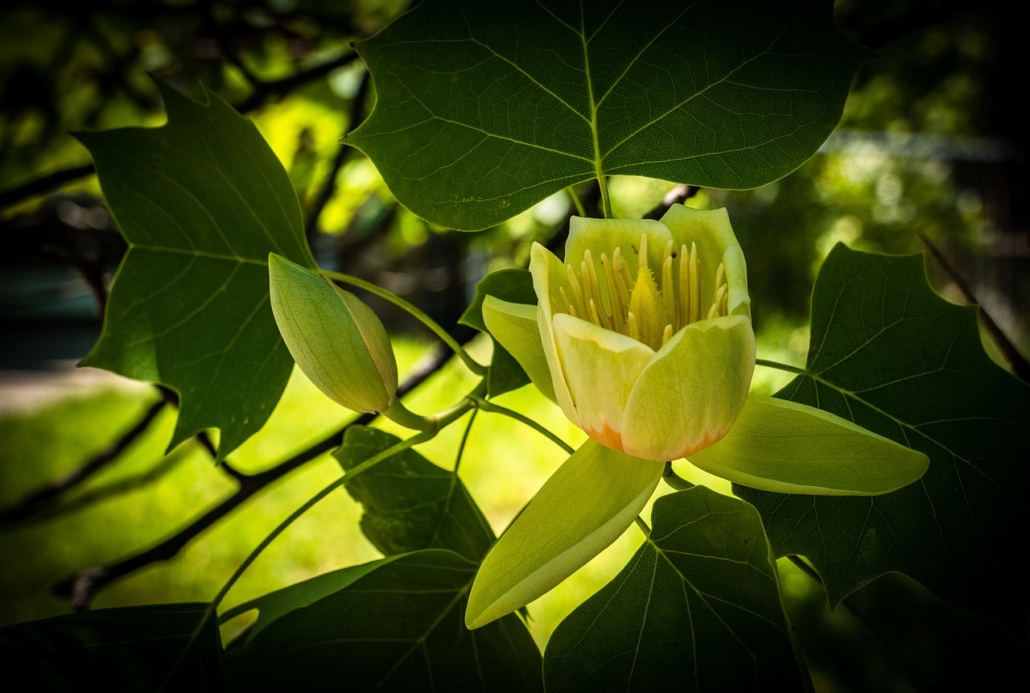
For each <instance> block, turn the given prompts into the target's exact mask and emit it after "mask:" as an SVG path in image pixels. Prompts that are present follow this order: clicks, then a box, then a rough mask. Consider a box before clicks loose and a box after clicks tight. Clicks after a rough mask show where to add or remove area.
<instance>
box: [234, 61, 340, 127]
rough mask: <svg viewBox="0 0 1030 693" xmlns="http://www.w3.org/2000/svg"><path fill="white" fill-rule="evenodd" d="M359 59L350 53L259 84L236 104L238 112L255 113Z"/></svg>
mask: <svg viewBox="0 0 1030 693" xmlns="http://www.w3.org/2000/svg"><path fill="white" fill-rule="evenodd" d="M357 58H358V54H357V53H355V52H354V51H350V52H349V53H344V54H343V55H341V56H340V57H339V58H336V59H335V60H329V61H327V62H324V63H320V64H318V65H315V66H313V67H309V68H307V69H305V70H298V71H297V72H294V73H293V74H292V75H290V76H289V77H283V78H282V79H276V80H273V81H271V82H258V84H257V86H256V87H255V88H254V91H252V92H251V93H250V96H248V97H247V98H245V99H243V101H240V102H239V103H238V104H236V110H237V111H239V112H240V113H247V112H248V111H253V110H254V109H255V108H258V107H259V106H263V105H264V104H265V102H266V101H268V100H270V99H272V98H276V99H281V98H282V97H284V96H286V95H287V94H289V93H290V92H291V91H293V90H294V89H296V88H297V87H300V86H302V85H304V84H306V83H307V82H310V81H311V80H314V79H317V78H319V77H324V76H325V75H327V74H329V73H330V72H332V71H333V70H336V69H339V68H341V67H343V66H345V65H350V64H351V63H352V62H354V61H355V60H357Z"/></svg>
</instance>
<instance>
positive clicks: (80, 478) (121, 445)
mask: <svg viewBox="0 0 1030 693" xmlns="http://www.w3.org/2000/svg"><path fill="white" fill-rule="evenodd" d="M161 394H162V397H161V399H159V400H158V401H157V402H155V403H154V404H153V405H151V407H150V409H148V410H147V412H146V414H144V415H143V418H141V419H140V420H139V421H138V422H137V423H136V425H135V426H133V427H132V428H131V429H129V430H128V431H127V432H125V433H124V434H123V435H122V437H121V438H119V439H118V440H116V441H115V442H114V443H112V444H111V445H110V446H109V447H108V448H107V449H106V450H104V451H102V452H101V453H100V454H98V455H96V456H94V457H93V458H92V459H90V460H89V461H87V462H86V463H85V464H83V465H82V466H80V467H76V468H75V469H73V470H72V471H70V472H68V473H67V474H65V475H64V476H62V477H60V478H58V479H57V480H55V481H54V482H52V483H51V484H50V485H48V486H44V487H43V488H41V489H39V490H37V491H35V492H34V493H31V494H29V495H28V496H26V497H25V498H22V499H21V500H18V501H15V502H14V503H12V504H11V505H8V506H7V507H5V508H2V509H0V526H2V525H10V524H14V523H17V522H20V521H22V520H25V519H26V518H28V517H30V516H31V515H33V514H35V513H37V512H39V511H40V509H41V508H44V507H45V506H46V505H48V504H50V503H52V502H53V501H54V500H55V499H56V498H57V497H58V496H60V495H61V494H63V493H65V492H66V491H68V490H70V489H72V488H74V487H76V486H78V485H79V484H81V483H83V482H84V481H86V480H87V479H89V478H90V477H91V476H93V475H94V474H96V473H97V472H99V471H100V470H101V469H103V468H104V467H106V466H107V465H108V464H110V463H111V462H112V461H113V460H115V459H116V458H117V457H118V456H119V455H120V454H121V453H122V452H124V451H125V449H126V448H128V447H129V446H130V445H132V444H133V443H134V442H135V441H136V439H137V438H139V437H140V436H141V435H143V433H144V431H146V430H147V429H148V428H149V427H150V424H151V423H153V422H154V419H156V418H157V415H158V414H160V413H161V411H162V410H163V409H164V408H165V407H166V406H167V405H169V404H175V403H176V401H177V398H176V396H175V393H174V392H173V391H171V390H168V389H165V388H161Z"/></svg>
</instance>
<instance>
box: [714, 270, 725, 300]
mask: <svg viewBox="0 0 1030 693" xmlns="http://www.w3.org/2000/svg"><path fill="white" fill-rule="evenodd" d="M725 283H726V267H725V266H723V264H722V263H721V262H720V263H719V269H717V270H715V287H714V290H715V293H716V294H717V293H719V287H721V286H722V285H723V284H725ZM714 295H715V294H713V296H714Z"/></svg>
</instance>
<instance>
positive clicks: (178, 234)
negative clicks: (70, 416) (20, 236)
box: [79, 87, 314, 457]
mask: <svg viewBox="0 0 1030 693" xmlns="http://www.w3.org/2000/svg"><path fill="white" fill-rule="evenodd" d="M161 93H162V95H163V96H164V101H165V106H166V108H167V111H168V124H167V125H166V126H164V127H161V128H146V129H144V128H126V129H123V130H111V131H108V132H99V133H83V134H80V135H79V139H81V140H82V142H83V143H84V144H85V145H86V146H87V147H88V148H89V150H90V153H91V154H92V155H93V159H94V161H95V162H96V165H97V174H98V175H99V177H100V184H101V186H102V187H103V190H104V196H105V198H106V199H107V203H108V206H109V207H110V209H111V212H112V214H113V215H114V217H115V219H116V221H117V222H118V226H119V228H120V229H121V231H122V234H123V235H124V236H125V239H126V240H127V241H128V243H129V251H128V253H126V255H125V259H124V260H123V261H122V265H121V267H119V269H118V274H117V275H116V277H115V280H114V285H113V287H112V292H111V297H110V300H109V302H108V307H107V314H106V319H105V324H104V331H103V334H102V335H101V338H100V341H99V342H98V343H97V345H96V347H94V349H93V351H92V352H91V353H90V355H89V356H87V357H86V359H85V361H84V362H83V365H87V366H95V367H97V368H106V369H107V370H111V371H114V372H116V373H121V374H122V375H125V376H128V377H130V378H136V379H138V380H149V381H154V382H160V383H164V384H165V385H168V386H170V387H173V388H175V390H176V391H178V393H179V395H180V396H181V399H182V406H181V409H180V413H179V420H178V423H177V425H176V428H175V433H174V435H173V438H172V443H173V444H176V443H178V442H180V441H182V440H185V439H186V438H188V437H189V436H191V435H193V434H194V433H196V432H197V431H199V430H202V429H205V428H218V429H220V430H221V439H220V444H219V455H220V456H223V457H224V456H225V455H227V454H228V453H229V452H231V451H232V450H233V449H234V448H236V447H237V446H239V445H240V443H242V442H243V441H244V440H246V439H247V438H248V437H249V436H250V435H252V434H253V433H254V432H256V431H257V430H258V429H259V428H261V426H262V425H263V424H264V422H265V420H266V419H267V418H268V416H269V414H271V413H272V409H273V408H274V407H275V404H276V402H278V401H279V397H280V395H281V394H282V391H283V389H284V388H285V387H286V381H287V380H288V379H289V377H290V371H291V369H292V367H293V359H291V358H290V354H289V352H288V351H287V350H286V346H285V345H284V344H283V342H282V340H281V339H280V337H279V330H278V329H277V328H276V326H275V321H274V320H273V318H272V310H271V308H270V306H269V302H268V264H267V263H268V254H269V253H270V252H275V253H279V254H281V255H284V256H285V257H288V258H290V259H292V260H294V261H295V262H299V263H301V264H303V265H307V266H314V260H313V259H312V258H311V253H310V251H309V249H308V247H307V245H306V242H305V240H304V232H303V223H302V221H301V216H300V206H299V204H298V203H297V197H296V195H295V194H294V192H293V187H292V186H291V185H290V180H289V178H288V177H287V175H286V171H284V170H283V167H282V165H281V164H280V163H279V161H278V159H276V158H275V155H274V154H273V153H272V150H271V149H269V147H268V145H267V144H265V141H264V140H263V139H262V138H261V135H259V134H258V131H257V129H256V128H255V127H254V126H253V124H252V123H251V122H250V121H248V120H246V119H244V118H243V117H241V116H239V115H238V114H237V113H236V112H235V111H233V110H232V108H231V107H230V106H229V105H227V104H226V103H225V102H224V101H222V100H221V99H219V98H218V97H217V96H215V95H214V94H211V93H209V92H207V98H208V103H207V104H200V103H197V102H195V101H192V100H190V99H188V98H186V97H184V96H182V95H181V94H179V93H177V92H176V91H174V90H173V89H170V88H168V87H164V88H162V90H161Z"/></svg>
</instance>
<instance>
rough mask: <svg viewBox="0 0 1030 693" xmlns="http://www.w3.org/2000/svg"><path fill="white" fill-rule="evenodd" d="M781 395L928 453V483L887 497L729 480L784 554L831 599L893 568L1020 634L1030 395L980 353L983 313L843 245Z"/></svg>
mask: <svg viewBox="0 0 1030 693" xmlns="http://www.w3.org/2000/svg"><path fill="white" fill-rule="evenodd" d="M777 396H778V397H783V398H785V399H790V400H793V401H797V402H802V403H804V404H808V405H812V406H816V407H819V408H821V409H824V410H826V411H829V412H832V413H834V414H837V415H838V416H842V417H844V418H847V419H850V420H852V421H854V422H855V423H857V424H859V425H861V426H864V427H865V428H868V429H869V430H871V431H873V432H875V433H879V434H880V435H883V436H886V437H888V438H891V439H893V440H896V441H898V442H899V443H902V444H904V445H908V446H909V447H912V448H914V449H916V450H920V451H922V452H924V453H926V454H927V455H928V456H929V458H930V468H929V470H928V471H927V473H926V475H925V476H924V477H923V478H922V479H921V480H920V481H918V482H916V483H914V484H911V485H910V486H907V487H905V488H903V489H901V490H899V491H896V492H894V493H891V494H887V495H884V496H872V497H866V498H840V497H829V496H793V495H781V494H776V493H763V492H758V491H755V490H752V489H748V488H745V487H742V486H735V487H734V488H735V489H736V492H737V493H738V494H739V495H740V496H741V497H743V498H744V499H746V500H748V501H750V502H751V503H753V504H754V505H755V506H756V507H757V508H758V510H759V512H760V513H761V514H762V518H763V520H764V521H765V527H766V531H767V532H768V533H769V537H770V540H771V542H772V546H773V549H774V550H775V552H776V554H777V555H780V556H782V555H785V554H803V555H805V556H807V557H808V558H809V559H810V560H811V561H812V563H813V564H814V565H815V567H816V568H817V569H818V570H819V572H820V574H821V575H822V577H823V580H824V581H825V583H826V591H827V593H828V595H829V598H830V601H831V603H833V604H836V603H837V602H838V601H840V600H841V599H843V598H844V597H845V596H847V595H848V594H849V593H850V592H852V591H854V590H855V589H857V588H858V587H859V586H861V585H862V584H863V583H866V582H868V581H869V580H872V579H873V578H875V577H876V576H878V575H883V574H884V573H887V572H891V571H897V572H901V573H905V574H907V575H910V576H912V577H914V578H915V579H917V580H919V581H920V582H921V583H923V585H925V586H926V587H928V588H929V589H930V590H931V591H932V592H934V593H935V594H936V595H937V596H938V597H940V598H941V599H943V600H945V601H947V602H949V603H951V604H953V605H955V606H958V607H960V608H963V609H967V610H970V611H974V612H976V613H979V614H981V615H984V616H988V617H991V618H994V619H997V620H1000V621H1002V622H1003V623H1006V624H1008V625H1009V627H1010V628H1013V629H1016V630H1017V631H1018V632H1025V630H1026V626H1027V615H1028V611H1027V591H1026V587H1027V584H1030V571H1028V569H1027V564H1026V562H1025V561H1024V560H1023V557H1022V556H1021V554H1020V552H1019V551H1017V550H1015V548H1014V544H1013V541H1014V539H1013V538H1014V536H1015V535H1014V532H1015V533H1018V532H1019V529H1018V528H1019V527H1022V526H1024V524H1025V522H1026V511H1025V507H1026V505H1025V503H1026V492H1027V460H1028V459H1030V447H1028V445H1027V432H1026V428H1027V422H1028V421H1030V388H1028V387H1027V386H1026V385H1025V384H1023V383H1021V382H1019V381H1018V380H1016V379H1014V378H1013V377H1011V376H1009V375H1008V374H1007V373H1005V372H1004V371H1003V370H1001V369H1000V368H998V367H997V366H996V365H995V364H994V363H992V362H991V360H990V359H989V358H988V357H987V355H986V354H985V353H984V351H983V348H982V346H981V343H980V338H979V334H978V332H977V326H976V309H975V308H971V307H959V306H954V305H951V304H949V303H947V302H946V301H944V300H943V299H942V298H940V297H939V296H937V295H936V294H935V293H934V292H933V291H932V290H931V289H930V287H929V286H928V285H927V282H926V278H925V276H924V272H923V263H922V260H921V258H920V256H910V257H889V256H883V255H873V254H866V253H859V252H855V251H851V250H848V249H847V248H845V247H844V246H842V245H838V246H837V247H836V248H834V250H833V252H831V253H830V255H829V257H827V258H826V262H825V263H824V264H823V268H822V270H821V271H820V273H819V277H818V279H817V280H816V284H815V290H814V292H813V295H812V341H811V348H810V350H809V354H808V365H807V367H806V369H805V374H804V375H800V376H798V377H797V378H796V379H794V380H793V381H791V383H790V384H788V385H787V387H785V388H784V389H783V390H782V391H781V392H779V393H778V395H777Z"/></svg>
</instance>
